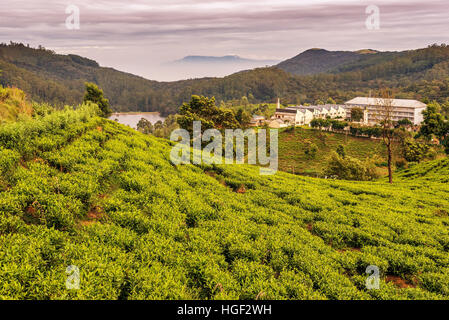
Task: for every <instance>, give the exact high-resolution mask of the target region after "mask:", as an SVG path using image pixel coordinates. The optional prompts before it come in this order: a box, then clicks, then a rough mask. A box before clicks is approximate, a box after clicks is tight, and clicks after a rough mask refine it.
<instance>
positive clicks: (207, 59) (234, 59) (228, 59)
mask: <svg viewBox="0 0 449 320" xmlns="http://www.w3.org/2000/svg"><path fill="white" fill-rule="evenodd" d="M174 63H181V64H184V63H188V64H191V63H193V64H197V63H215V64H222V63H231V64H233V63H254V64H257V65H258V66H259V67H260V66H265V65H274V64H276V63H278V61H276V60H255V59H246V58H242V57H239V56H236V55H227V56H222V57H214V56H186V57H184V58H183V59H180V60H176V61H174Z"/></svg>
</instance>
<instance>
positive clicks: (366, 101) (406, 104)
mask: <svg viewBox="0 0 449 320" xmlns="http://www.w3.org/2000/svg"><path fill="white" fill-rule="evenodd" d="M382 101H383V99H382V98H366V97H357V98H354V99H352V100H349V101H348V102H346V104H350V105H362V106H376V105H381V104H382ZM391 101H392V106H393V107H403V108H415V109H416V108H425V107H427V105H426V104H425V103H422V102H420V101H417V100H408V99H391Z"/></svg>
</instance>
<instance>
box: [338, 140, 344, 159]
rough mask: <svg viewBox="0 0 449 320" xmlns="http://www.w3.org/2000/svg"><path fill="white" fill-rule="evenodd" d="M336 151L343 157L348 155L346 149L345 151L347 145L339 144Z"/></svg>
mask: <svg viewBox="0 0 449 320" xmlns="http://www.w3.org/2000/svg"><path fill="white" fill-rule="evenodd" d="M336 152H337V154H338V155H339V156H340V157H342V158H343V159H344V158H345V157H346V151H345V146H344V145H342V144H339V145H338V147H337V150H336Z"/></svg>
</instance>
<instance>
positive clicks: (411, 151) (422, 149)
mask: <svg viewBox="0 0 449 320" xmlns="http://www.w3.org/2000/svg"><path fill="white" fill-rule="evenodd" d="M430 150H431V149H430V146H429V145H428V144H425V143H420V142H418V141H413V140H407V141H406V142H405V145H404V158H405V160H407V161H409V162H421V161H422V160H424V159H425V158H428V157H429V156H430Z"/></svg>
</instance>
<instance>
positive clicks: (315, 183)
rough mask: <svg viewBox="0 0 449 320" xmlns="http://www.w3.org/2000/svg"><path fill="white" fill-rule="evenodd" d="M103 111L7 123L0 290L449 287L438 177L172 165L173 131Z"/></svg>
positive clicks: (258, 294)
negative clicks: (372, 177) (144, 129)
mask: <svg viewBox="0 0 449 320" xmlns="http://www.w3.org/2000/svg"><path fill="white" fill-rule="evenodd" d="M97 110H98V109H96V108H95V107H94V106H82V107H80V108H79V109H78V110H76V111H74V110H69V109H67V110H65V111H60V112H54V113H51V114H50V115H48V116H45V117H44V118H37V119H33V120H25V121H20V122H17V123H12V124H6V125H2V126H1V127H0V147H1V153H0V170H1V171H0V173H1V179H0V180H1V184H0V190H1V192H0V283H1V284H2V285H1V286H0V298H1V299H256V298H260V299H448V298H449V280H448V277H447V274H448V271H449V268H448V266H449V253H448V250H449V229H448V226H449V216H448V214H449V209H448V208H449V200H448V197H447V194H448V192H449V186H448V184H447V183H444V182H443V181H442V180H440V181H441V182H439V181H432V182H429V181H423V180H420V179H417V180H414V181H413V183H411V182H410V181H409V180H405V182H398V183H396V184H394V185H388V184H387V183H383V182H345V181H335V180H321V179H315V178H307V177H299V176H294V175H290V174H287V173H282V172H279V173H277V174H276V175H274V176H260V175H259V169H258V168H257V167H253V166H247V165H243V166H232V165H231V166H191V165H185V166H174V165H172V164H171V163H170V161H169V153H170V150H171V145H172V144H171V143H170V142H169V141H166V140H161V139H157V138H154V137H151V136H146V135H143V134H140V133H138V132H136V131H133V130H131V129H130V128H127V127H125V126H123V125H120V124H118V123H115V122H112V121H108V120H105V119H101V118H98V117H96V112H97ZM415 170H416V171H418V167H415ZM441 175H447V171H442V172H441ZM72 265H73V266H77V267H78V268H79V270H80V289H79V290H67V289H66V288H65V284H66V280H67V273H66V270H67V267H68V266H72ZM370 265H376V266H377V267H378V268H379V269H380V272H381V280H380V290H367V289H366V287H365V282H366V279H367V276H368V275H367V274H366V273H365V271H366V269H367V267H368V266H370Z"/></svg>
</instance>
